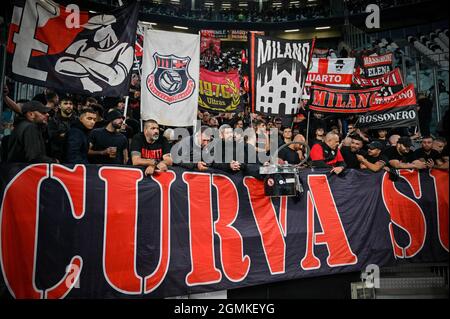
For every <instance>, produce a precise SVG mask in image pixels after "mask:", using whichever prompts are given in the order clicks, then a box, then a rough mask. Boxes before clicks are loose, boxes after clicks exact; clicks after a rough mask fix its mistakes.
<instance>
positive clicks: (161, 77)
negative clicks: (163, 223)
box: [147, 53, 195, 104]
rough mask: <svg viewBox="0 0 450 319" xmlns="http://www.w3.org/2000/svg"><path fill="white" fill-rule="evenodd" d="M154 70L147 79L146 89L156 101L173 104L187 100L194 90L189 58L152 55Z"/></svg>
mask: <svg viewBox="0 0 450 319" xmlns="http://www.w3.org/2000/svg"><path fill="white" fill-rule="evenodd" d="M153 59H154V61H155V69H154V70H153V72H152V73H150V75H149V76H148V77H147V88H148V90H149V91H150V93H151V94H152V95H153V96H155V97H156V98H157V99H159V100H161V101H163V102H166V103H167V104H174V103H177V102H181V101H183V100H186V99H187V98H189V97H190V96H191V95H192V93H193V92H194V89H195V81H194V79H193V78H192V77H191V76H190V75H189V73H188V68H189V63H190V62H191V58H190V57H178V56H175V55H173V54H171V55H160V54H158V53H155V54H154V55H153Z"/></svg>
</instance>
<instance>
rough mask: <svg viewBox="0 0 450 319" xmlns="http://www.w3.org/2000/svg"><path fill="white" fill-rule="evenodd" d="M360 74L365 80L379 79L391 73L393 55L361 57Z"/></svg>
mask: <svg viewBox="0 0 450 319" xmlns="http://www.w3.org/2000/svg"><path fill="white" fill-rule="evenodd" d="M362 59H363V68H362V74H364V76H365V77H367V78H374V77H379V76H381V75H384V74H387V73H389V72H391V71H392V70H393V69H394V68H393V63H394V54H393V53H387V54H384V55H370V56H363V58H362ZM360 72H361V71H360Z"/></svg>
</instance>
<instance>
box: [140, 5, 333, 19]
mask: <svg viewBox="0 0 450 319" xmlns="http://www.w3.org/2000/svg"><path fill="white" fill-rule="evenodd" d="M143 11H144V12H146V13H150V14H158V15H165V16H172V17H181V18H186V19H193V20H207V21H224V22H285V21H296V20H310V19H319V18H327V17H329V16H330V8H329V6H322V5H320V6H303V7H300V6H295V5H294V6H292V7H291V8H289V9H284V8H278V7H277V8H268V9H264V10H262V11H259V10H249V9H247V8H229V9H222V10H220V11H215V10H213V8H212V7H209V8H203V9H196V10H190V8H184V7H182V6H175V5H172V4H156V3H145V5H144V8H143Z"/></svg>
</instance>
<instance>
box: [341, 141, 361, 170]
mask: <svg viewBox="0 0 450 319" xmlns="http://www.w3.org/2000/svg"><path fill="white" fill-rule="evenodd" d="M350 138H351V144H350V146H343V147H342V148H341V153H342V156H343V157H344V160H345V164H347V168H352V169H360V163H359V161H358V158H357V155H358V154H361V149H362V148H363V146H364V142H363V140H362V138H361V137H360V136H359V135H352V136H350Z"/></svg>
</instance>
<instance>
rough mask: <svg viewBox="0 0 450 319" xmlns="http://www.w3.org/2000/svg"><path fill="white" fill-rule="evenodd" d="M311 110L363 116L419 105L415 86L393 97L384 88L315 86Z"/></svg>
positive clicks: (312, 89)
mask: <svg viewBox="0 0 450 319" xmlns="http://www.w3.org/2000/svg"><path fill="white" fill-rule="evenodd" d="M309 105H310V109H311V110H313V111H316V112H323V113H342V114H363V113H366V112H372V111H383V110H386V109H390V108H395V107H404V106H411V105H417V100H416V93H415V90H414V86H413V85H409V86H407V87H406V88H404V89H403V90H401V91H400V92H398V93H395V94H393V95H391V94H389V92H387V90H386V89H384V90H383V87H373V88H366V89H340V88H335V87H331V86H325V85H320V84H313V85H312V86H311V98H310V100H309Z"/></svg>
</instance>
